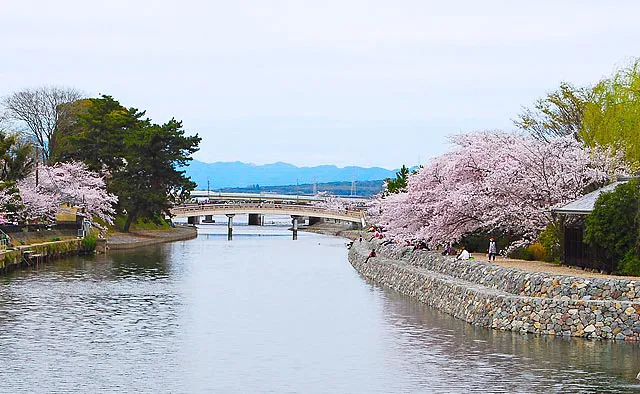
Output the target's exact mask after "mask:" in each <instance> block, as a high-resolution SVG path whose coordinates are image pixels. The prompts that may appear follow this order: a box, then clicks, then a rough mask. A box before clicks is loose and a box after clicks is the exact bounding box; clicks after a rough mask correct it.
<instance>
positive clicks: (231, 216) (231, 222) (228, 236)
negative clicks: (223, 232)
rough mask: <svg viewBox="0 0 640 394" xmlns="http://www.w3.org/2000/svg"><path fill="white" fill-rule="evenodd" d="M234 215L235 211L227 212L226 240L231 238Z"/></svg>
mask: <svg viewBox="0 0 640 394" xmlns="http://www.w3.org/2000/svg"><path fill="white" fill-rule="evenodd" d="M234 216H236V214H235V213H227V217H228V218H229V222H228V223H227V241H231V240H232V239H233V217H234Z"/></svg>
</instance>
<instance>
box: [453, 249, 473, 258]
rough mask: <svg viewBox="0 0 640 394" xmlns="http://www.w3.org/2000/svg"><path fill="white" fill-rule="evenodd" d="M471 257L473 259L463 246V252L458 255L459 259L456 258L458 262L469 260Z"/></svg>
mask: <svg viewBox="0 0 640 394" xmlns="http://www.w3.org/2000/svg"><path fill="white" fill-rule="evenodd" d="M470 257H471V255H470V254H469V251H468V250H467V249H466V248H465V247H464V246H463V247H462V252H460V254H459V255H458V257H456V259H458V260H469V258H470Z"/></svg>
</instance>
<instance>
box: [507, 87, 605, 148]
mask: <svg viewBox="0 0 640 394" xmlns="http://www.w3.org/2000/svg"><path fill="white" fill-rule="evenodd" d="M591 96H592V92H591V89H589V88H584V87H575V86H573V85H572V84H570V83H568V82H562V83H561V84H560V87H559V88H558V89H557V90H555V91H553V92H551V93H549V94H547V95H546V96H545V97H543V98H540V99H538V100H537V101H536V103H535V105H534V107H533V109H531V108H524V109H523V112H522V113H521V114H520V115H518V118H517V119H516V120H514V123H515V125H516V126H517V127H518V128H520V129H522V130H524V131H526V132H528V133H530V134H531V135H533V136H534V137H536V138H537V139H540V140H543V141H548V140H549V138H554V137H561V136H566V135H572V136H574V137H576V138H578V135H579V133H580V130H582V119H583V116H584V108H585V105H586V103H588V102H590V100H591Z"/></svg>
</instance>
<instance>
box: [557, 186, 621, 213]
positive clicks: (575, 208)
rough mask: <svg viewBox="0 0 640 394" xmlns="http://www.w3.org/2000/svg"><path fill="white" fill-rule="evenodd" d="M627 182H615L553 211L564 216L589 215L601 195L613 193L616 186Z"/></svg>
mask: <svg viewBox="0 0 640 394" xmlns="http://www.w3.org/2000/svg"><path fill="white" fill-rule="evenodd" d="M626 182H627V181H618V182H613V183H612V184H610V185H607V186H605V187H603V188H600V189H598V190H596V191H593V192H591V193H589V194H585V195H584V196H582V197H580V198H579V199H577V200H575V201H572V202H570V203H569V204H567V205H564V206H562V207H558V208H553V209H552V211H553V212H555V213H563V214H574V215H587V214H589V213H590V212H591V211H593V206H594V205H595V204H596V200H597V199H598V197H599V196H600V193H603V192H611V191H613V189H615V188H616V186H618V185H621V184H623V183H626Z"/></svg>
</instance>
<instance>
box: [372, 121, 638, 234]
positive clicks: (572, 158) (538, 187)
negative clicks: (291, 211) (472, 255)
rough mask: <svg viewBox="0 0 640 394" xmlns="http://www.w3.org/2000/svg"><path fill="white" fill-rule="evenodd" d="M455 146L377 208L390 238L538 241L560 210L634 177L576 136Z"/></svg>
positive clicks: (485, 139) (474, 138)
mask: <svg viewBox="0 0 640 394" xmlns="http://www.w3.org/2000/svg"><path fill="white" fill-rule="evenodd" d="M451 142H452V143H453V144H454V146H455V148H454V149H453V150H452V151H450V152H448V153H445V154H443V155H441V156H439V157H436V158H435V159H433V160H432V161H431V162H430V163H429V165H427V166H426V167H425V168H423V169H420V170H419V171H418V173H417V174H415V175H411V176H410V177H409V179H408V187H407V192H406V193H400V194H396V195H391V196H388V197H385V198H381V199H379V201H378V202H377V203H376V204H378V207H377V213H376V212H375V208H374V209H373V211H374V212H373V215H372V219H373V220H374V221H375V222H376V223H378V224H380V225H382V226H384V227H385V228H386V229H387V231H388V232H389V233H390V235H392V236H395V237H402V238H420V239H425V240H427V241H429V242H430V243H431V244H432V245H438V244H443V243H446V242H449V241H457V240H459V239H460V238H461V237H462V236H464V235H467V234H470V233H473V232H475V231H487V232H489V231H495V230H498V231H501V232H504V233H507V234H510V235H515V236H519V237H520V238H521V239H522V241H523V243H526V242H531V241H533V240H535V238H536V237H537V235H538V234H539V233H540V232H541V231H542V230H544V229H545V227H546V226H547V225H548V224H549V223H552V224H555V222H556V218H554V216H553V215H552V213H551V208H552V207H554V206H556V205H560V204H565V203H567V202H569V201H572V200H573V199H576V198H578V197H580V196H581V195H583V194H584V193H585V192H588V191H591V190H590V188H594V187H597V186H600V185H603V184H605V183H608V181H609V180H610V179H612V178H613V177H614V176H615V175H616V174H619V173H623V172H624V171H625V170H626V168H625V167H624V164H623V160H622V157H621V156H620V155H612V154H611V152H610V151H607V150H603V149H600V148H596V149H587V148H584V147H583V146H582V144H581V143H580V142H578V141H576V140H575V139H574V138H571V137H558V138H553V139H549V141H548V142H547V141H542V140H538V139H535V138H534V137H532V136H530V135H526V134H521V133H508V132H500V131H483V132H474V133H467V134H460V135H456V136H453V137H451ZM371 211H372V209H370V213H371Z"/></svg>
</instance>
